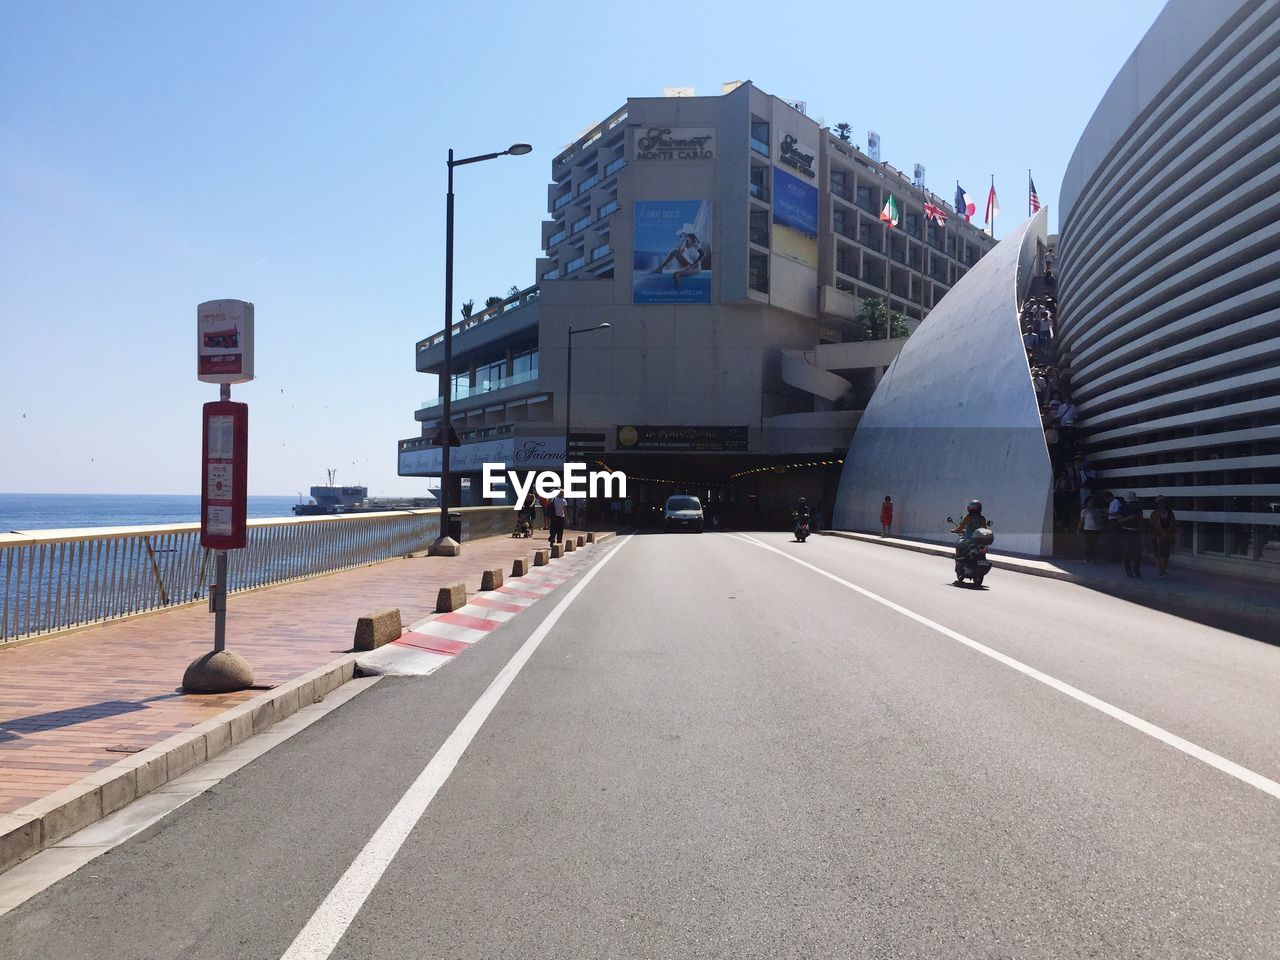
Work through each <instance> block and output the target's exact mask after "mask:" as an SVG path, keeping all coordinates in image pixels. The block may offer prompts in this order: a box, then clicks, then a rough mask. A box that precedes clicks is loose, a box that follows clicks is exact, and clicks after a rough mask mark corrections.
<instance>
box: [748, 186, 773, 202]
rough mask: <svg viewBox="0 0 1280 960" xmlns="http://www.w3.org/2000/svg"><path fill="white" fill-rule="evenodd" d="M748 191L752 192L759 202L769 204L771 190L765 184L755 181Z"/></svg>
mask: <svg viewBox="0 0 1280 960" xmlns="http://www.w3.org/2000/svg"><path fill="white" fill-rule="evenodd" d="M747 189H749V190H750V191H751V195H752V196H753V197H755V198H756V199H757V200H759V201H761V202H763V203H768V202H769V188H768V187H766V186H765V185H764V184H763V183H756V182H755V181H754V180H753V181H752V182H751V186H750V187H748V188H747Z"/></svg>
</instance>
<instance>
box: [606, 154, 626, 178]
mask: <svg viewBox="0 0 1280 960" xmlns="http://www.w3.org/2000/svg"><path fill="white" fill-rule="evenodd" d="M626 165H627V158H626V157H619V158H618V159H617V160H615V161H613V163H610V164H608V165H607V166H606V167H605V168H604V175H605V176H606V177H612V176H613V175H614V174H615V173H617V172H618V171H619V170H621V169H622V168H623V167H625V166H626Z"/></svg>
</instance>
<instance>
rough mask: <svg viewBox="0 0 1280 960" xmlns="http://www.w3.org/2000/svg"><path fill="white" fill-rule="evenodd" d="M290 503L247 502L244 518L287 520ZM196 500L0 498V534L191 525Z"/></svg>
mask: <svg viewBox="0 0 1280 960" xmlns="http://www.w3.org/2000/svg"><path fill="white" fill-rule="evenodd" d="M297 502H298V498H297V497H296V496H294V497H250V498H249V510H248V512H249V517H250V518H251V519H253V518H258V517H289V516H292V515H293V505H294V504H295V503H297ZM199 520H200V497H199V496H198V495H196V496H183V495H150V494H138V495H132V494H82V493H0V532H8V531H10V530H58V529H63V528H68V527H127V526H134V525H137V524H144V523H197V522H199Z"/></svg>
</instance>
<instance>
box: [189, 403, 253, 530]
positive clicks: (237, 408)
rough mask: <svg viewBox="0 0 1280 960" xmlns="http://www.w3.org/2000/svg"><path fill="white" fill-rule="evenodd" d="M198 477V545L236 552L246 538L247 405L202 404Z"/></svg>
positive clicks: (247, 479)
mask: <svg viewBox="0 0 1280 960" xmlns="http://www.w3.org/2000/svg"><path fill="white" fill-rule="evenodd" d="M201 451H202V454H203V455H202V458H201V477H200V545H201V546H202V547H207V548H208V549H210V550H239V549H241V548H242V547H244V545H245V542H246V540H247V537H248V522H247V519H246V517H247V512H248V511H247V507H248V481H249V405H248V404H246V403H234V402H233V401H231V400H215V401H214V402H212V403H206V404H205V405H204V430H203V443H202V444H201Z"/></svg>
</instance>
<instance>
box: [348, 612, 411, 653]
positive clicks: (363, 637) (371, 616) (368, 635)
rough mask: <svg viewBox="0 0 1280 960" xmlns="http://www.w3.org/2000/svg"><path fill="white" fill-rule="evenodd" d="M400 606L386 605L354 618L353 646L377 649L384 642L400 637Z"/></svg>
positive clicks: (361, 648)
mask: <svg viewBox="0 0 1280 960" xmlns="http://www.w3.org/2000/svg"><path fill="white" fill-rule="evenodd" d="M400 626H401V625H400V608H399V607H387V608H386V609H384V610H375V611H374V612H373V613H366V614H365V615H364V616H363V617H360V618H359V619H358V620H356V639H355V648H356V649H357V650H377V649H378V648H379V647H380V646H382V645H383V644H385V643H390V642H391V641H392V640H399V639H400V632H401V631H400Z"/></svg>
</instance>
